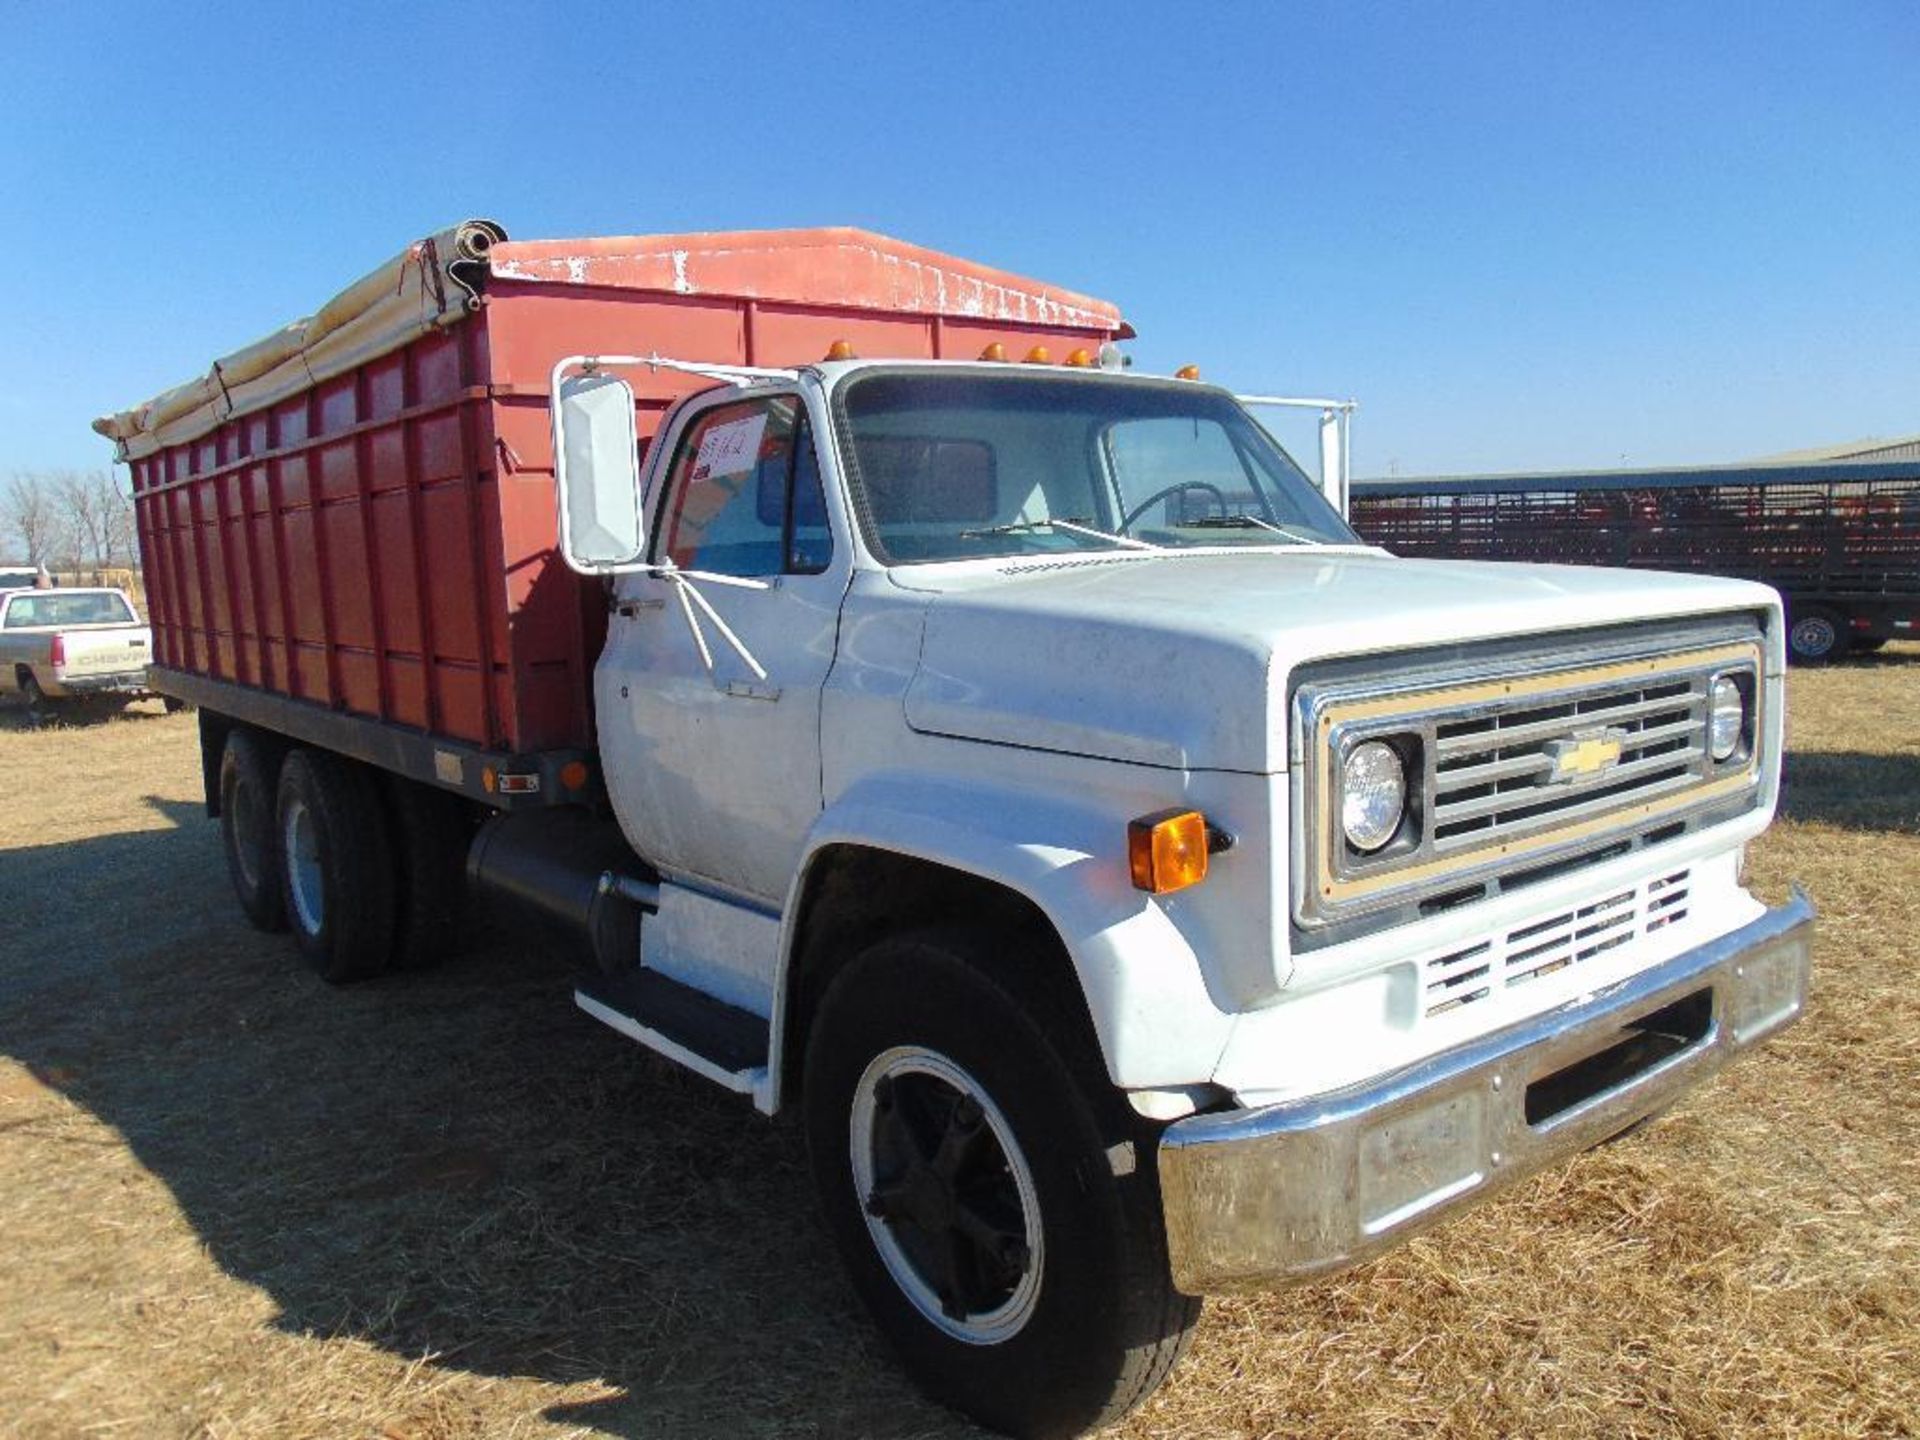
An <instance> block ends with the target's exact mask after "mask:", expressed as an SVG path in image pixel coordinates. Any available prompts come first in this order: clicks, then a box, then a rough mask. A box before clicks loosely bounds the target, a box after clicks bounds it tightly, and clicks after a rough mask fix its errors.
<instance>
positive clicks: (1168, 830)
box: [1127, 810, 1207, 895]
mask: <svg viewBox="0 0 1920 1440" xmlns="http://www.w3.org/2000/svg"><path fill="white" fill-rule="evenodd" d="M1127 865H1128V868H1129V869H1130V870H1132V872H1133V886H1134V889H1136V890H1144V891H1146V892H1147V893H1148V894H1149V895H1165V894H1168V893H1169V892H1171V891H1174V890H1184V889H1186V888H1187V887H1188V886H1189V885H1198V884H1199V883H1200V882H1201V881H1202V880H1204V879H1206V878H1207V819H1206V817H1205V816H1204V815H1202V814H1201V813H1200V812H1199V811H1198V810H1162V811H1159V812H1158V813H1156V814H1153V815H1142V816H1141V817H1140V818H1139V819H1138V820H1133V821H1130V822H1128V825H1127Z"/></svg>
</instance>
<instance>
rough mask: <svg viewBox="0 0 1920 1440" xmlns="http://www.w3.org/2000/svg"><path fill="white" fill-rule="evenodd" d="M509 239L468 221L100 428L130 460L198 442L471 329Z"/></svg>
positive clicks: (486, 223) (489, 224) (102, 421)
mask: <svg viewBox="0 0 1920 1440" xmlns="http://www.w3.org/2000/svg"><path fill="white" fill-rule="evenodd" d="M506 238H507V234H506V231H504V230H502V229H501V228H500V226H498V225H497V224H495V223H494V222H493V221H491V220H478V219H476V220H464V221H462V222H461V223H460V224H458V225H452V226H449V227H448V228H447V229H445V230H441V231H439V232H438V233H436V234H433V235H429V236H427V237H426V238H425V239H423V240H418V241H415V242H414V243H413V244H412V245H409V246H408V247H407V248H406V249H405V250H403V251H401V252H400V253H399V254H398V255H396V256H394V257H393V258H392V259H391V260H388V261H387V262H386V263H385V264H384V265H380V266H378V267H376V268H375V269H373V270H371V271H369V272H368V273H367V274H365V275H363V276H362V277H361V278H360V279H358V280H356V281H355V282H354V283H353V284H351V285H349V286H348V287H347V288H346V289H344V290H342V291H341V292H340V293H339V294H338V295H336V296H334V297H333V298H332V299H331V300H329V301H328V302H327V303H326V304H324V305H322V306H321V307H320V308H319V309H318V310H317V311H315V312H314V313H313V314H312V315H309V316H307V317H305V318H304V319H300V320H296V321H294V322H293V323H292V324H291V325H287V326H284V327H283V328H281V329H279V330H276V331H274V332H273V333H272V334H271V335H267V336H264V337H262V338H261V339H259V340H256V341H254V342H253V344H251V345H248V346H245V347H244V348H242V349H239V350H236V351H234V352H233V353H232V354H231V355H226V356H223V357H221V358H220V359H219V360H216V361H214V363H213V368H212V369H210V370H209V371H208V372H207V373H206V374H205V375H202V376H200V377H198V378H197V379H193V380H189V381H188V382H187V383H186V384H184V385H176V386H175V387H174V388H173V389H171V390H167V391H163V392H162V393H161V394H159V395H156V396H154V397H153V399H151V400H149V401H147V402H146V403H145V404H144V405H137V406H135V407H134V408H133V409H131V410H122V411H120V412H119V413H118V414H115V415H103V416H101V417H100V418H99V419H98V420H95V421H94V422H93V428H94V429H95V430H96V431H98V432H99V433H100V434H102V435H104V436H106V437H107V438H108V439H110V440H112V441H114V442H115V443H116V444H117V446H118V447H119V453H120V457H121V458H122V459H125V460H135V459H139V458H140V457H142V456H145V455H151V454H152V453H153V452H154V451H156V450H160V449H164V448H165V447H166V446H169V445H178V444H182V443H184V442H186V441H189V440H197V439H199V438H200V437H201V436H202V435H206V434H209V433H210V432H211V431H213V430H214V429H215V428H216V427H217V426H219V425H220V424H222V423H223V422H225V421H227V420H230V419H232V418H233V417H234V416H236V415H244V414H248V413H250V412H252V411H255V410H259V409H263V408H264V407H266V406H268V405H272V404H273V403H275V402H276V401H279V400H284V399H286V398H287V397H288V396H290V395H297V394H299V393H300V392H301V391H303V390H306V389H308V388H309V387H311V386H313V385H315V384H317V383H318V382H320V381H322V380H326V379H330V378H331V377H333V376H335V375H344V374H346V373H347V372H348V371H350V370H352V369H354V368H355V367H356V366H358V365H361V364H363V363H365V362H366V361H368V360H371V359H373V358H375V357H376V356H379V355H385V354H387V353H388V352H390V351H393V350H397V349H399V348H400V346H402V345H404V344H406V343H407V342H408V341H409V340H412V339H413V338H415V337H416V336H418V335H423V334H425V333H427V332H428V331H430V330H437V329H440V328H442V327H444V326H447V325H451V324H453V323H455V322H457V321H459V320H462V319H464V318H465V317H466V316H467V315H468V314H469V313H471V312H472V310H473V309H475V308H476V307H477V306H478V304H479V303H480V283H481V278H482V277H483V276H484V275H485V273H486V261H487V254H488V252H489V251H490V250H491V249H492V248H493V247H494V246H495V245H496V244H498V243H499V242H500V241H503V240H505V239H506Z"/></svg>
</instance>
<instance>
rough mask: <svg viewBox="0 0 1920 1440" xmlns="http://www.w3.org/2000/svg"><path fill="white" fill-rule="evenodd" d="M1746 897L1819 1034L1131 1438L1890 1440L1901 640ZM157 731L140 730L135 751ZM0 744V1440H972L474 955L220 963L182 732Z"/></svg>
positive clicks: (731, 1122)
mask: <svg viewBox="0 0 1920 1440" xmlns="http://www.w3.org/2000/svg"><path fill="white" fill-rule="evenodd" d="M1791 691H1792V697H1791V698H1792V707H1793V712H1794V713H1793V720H1792V753H1791V755H1790V758H1789V768H1788V789H1787V795H1786V801H1785V806H1784V811H1783V816H1782V819H1781V822H1780V823H1779V824H1778V825H1777V826H1776V828H1775V829H1774V830H1773V831H1772V832H1771V833H1770V834H1769V835H1768V836H1767V838H1766V839H1765V840H1764V841H1763V842H1762V843H1760V844H1759V845H1757V846H1756V847H1755V849H1754V853H1753V855H1752V857H1751V865H1752V874H1753V877H1754V879H1755V882H1756V884H1757V885H1758V887H1759V889H1760V890H1761V891H1762V892H1763V893H1765V894H1767V895H1768V896H1769V897H1772V898H1778V897H1781V896H1783V895H1784V894H1785V892H1786V889H1787V886H1788V884H1789V882H1790V881H1792V880H1795V879H1797V880H1799V881H1800V882H1801V883H1802V884H1803V885H1805V886H1806V888H1807V889H1808V890H1809V891H1811V893H1812V894H1813V896H1814V898H1815V900H1816V901H1817V902H1818V903H1819V905H1820V907H1821V909H1822V911H1823V914H1824V927H1825V928H1824V931H1823V933H1822V938H1821V940H1820V944H1819V951H1818V956H1817V964H1818V971H1817V987H1818V988H1817V996H1816V1001H1815V1005H1814V1008H1813V1010H1812V1013H1811V1015H1810V1017H1809V1019H1808V1020H1807V1021H1806V1022H1805V1023H1804V1024H1802V1025H1801V1026H1800V1027H1799V1028H1797V1029H1796V1030H1794V1031H1793V1032H1791V1033H1790V1034H1789V1035H1787V1036H1784V1037H1782V1038H1780V1039H1779V1040H1778V1041H1776V1042H1775V1043H1774V1044H1773V1045H1772V1046H1771V1047H1770V1048H1769V1049H1768V1050H1767V1051H1766V1052H1765V1053H1763V1054H1761V1055H1759V1056H1756V1057H1754V1058H1752V1059H1750V1060H1748V1061H1746V1062H1744V1063H1743V1064H1742V1065H1740V1066H1738V1067H1736V1068H1735V1069H1733V1070H1732V1071H1730V1072H1728V1073H1727V1074H1726V1075H1725V1076H1723V1077H1722V1078H1721V1079H1720V1081H1718V1082H1717V1083H1716V1084H1714V1085H1713V1086H1712V1087H1711V1088H1710V1089H1709V1090H1707V1091H1706V1092H1704V1093H1701V1094H1699V1095H1698V1096H1696V1097H1694V1098H1692V1099H1691V1100H1690V1101H1688V1102H1687V1103H1685V1104H1683V1105H1682V1106H1681V1107H1679V1108H1678V1109H1677V1110H1675V1111H1674V1112H1672V1113H1671V1114H1669V1115H1668V1116H1667V1117H1666V1118H1664V1119H1663V1120H1662V1121H1661V1122H1660V1123H1659V1124H1657V1125H1655V1126H1653V1127H1651V1128H1648V1129H1645V1130H1642V1131H1640V1132H1638V1133H1636V1134H1634V1135H1633V1136H1631V1137H1629V1138H1628V1139H1626V1140H1624V1141H1622V1142H1620V1143H1618V1144H1616V1145H1613V1146H1610V1147H1607V1148H1605V1149H1603V1150H1601V1151H1598V1152H1595V1153H1593V1154H1590V1155H1588V1156H1585V1157H1583V1158H1582V1159H1581V1160H1579V1161H1578V1162H1576V1163H1574V1164H1573V1165H1571V1166H1569V1167H1567V1168H1566V1169H1564V1170H1561V1171H1559V1172H1557V1173H1554V1174H1551V1175H1548V1176H1546V1177H1544V1178H1542V1179H1540V1180H1538V1181H1536V1182H1535V1183H1533V1184H1531V1185H1528V1186H1526V1187H1524V1188H1523V1189H1521V1190H1520V1191H1518V1192H1516V1193H1515V1194H1513V1195H1512V1196H1511V1197H1509V1198H1507V1199H1505V1200H1503V1201H1501V1202H1499V1203H1497V1204H1495V1205H1493V1206H1491V1207H1489V1208H1487V1209H1485V1210H1483V1211H1481V1212H1479V1213H1478V1214H1476V1215H1474V1216H1472V1217H1470V1218H1468V1219H1466V1220H1463V1221H1461V1222H1459V1223H1456V1224H1454V1225H1452V1226H1451V1227H1449V1228H1447V1229H1445V1230H1442V1231H1440V1232H1438V1233H1436V1234H1434V1235H1431V1236H1429V1237H1427V1238H1425V1239H1423V1240H1421V1241H1419V1242H1417V1243H1416V1244H1414V1245H1413V1246H1411V1247H1409V1248H1407V1249H1404V1250H1402V1251H1401V1252H1399V1253H1397V1254H1395V1255H1392V1256H1390V1257H1388V1258H1386V1259H1384V1260H1381V1261H1379V1262H1377V1263H1375V1264H1372V1265H1370V1266H1367V1267H1366V1268H1364V1269H1362V1270H1360V1271H1358V1272H1356V1273H1354V1274H1353V1275H1351V1276H1348V1277H1345V1278H1342V1279H1340V1280H1337V1281H1333V1282H1329V1283H1324V1284H1320V1285H1316V1286H1313V1287H1311V1288H1307V1289H1302V1290H1296V1291H1292V1292H1289V1293H1285V1294H1277V1295H1272V1296H1267V1297H1262V1298H1258V1299H1252V1300H1245V1301H1231V1302H1223V1303H1215V1304H1212V1305H1210V1306H1209V1307H1208V1309H1207V1312H1206V1317H1205V1319H1204V1321H1203V1322H1202V1325H1201V1329H1200V1333H1199V1335H1198V1338H1197V1340H1196V1342H1195V1344H1194V1347H1193V1350H1192V1352H1191V1354H1190V1356H1189V1359H1188V1361H1187V1363H1186V1365H1185V1367H1184V1368H1183V1369H1182V1370H1181V1371H1180V1372H1179V1373H1178V1375H1177V1376H1176V1378H1175V1380H1174V1382H1173V1383H1172V1384H1171V1385H1169V1386H1168V1387H1167V1389H1166V1390H1164V1391H1163V1392H1162V1393H1161V1394H1160V1395H1159V1396H1158V1397H1156V1398H1155V1399H1154V1400H1153V1401H1152V1402H1151V1403H1150V1404H1149V1405H1148V1407H1147V1408H1146V1409H1145V1410H1144V1411H1143V1412H1142V1413H1140V1414H1139V1415H1138V1416H1137V1417H1135V1419H1134V1420H1133V1421H1132V1422H1131V1424H1130V1425H1129V1426H1127V1427H1126V1428H1125V1430H1124V1432H1123V1433H1124V1434H1126V1435H1129V1436H1150V1435H1151V1436H1169V1437H1175V1436H1177V1437H1214V1436H1244V1437H1249V1440H1252V1437H1265V1436H1356V1437H1357V1436H1402V1435H1420V1436H1461V1437H1464V1436H1508V1435H1528V1436H1556V1437H1558V1436H1567V1437H1573V1436H1579V1437H1589V1436H1591V1437H1600V1436H1606V1437H1618V1436H1702V1437H1704V1436H1720V1435H1729V1436H1743V1435H1750V1436H1759V1435H1766V1436H1808V1437H1814V1436H1819V1437H1830V1436H1868V1435H1872V1436H1882V1435H1906V1434H1914V1433H1920V1354H1917V1353H1916V1349H1917V1348H1920V987H1916V985H1915V984H1914V981H1913V957H1912V953H1911V952H1912V946H1913V943H1914V941H1913V937H1914V936H1915V934H1916V931H1920V703H1916V702H1920V647H1893V648H1891V649H1889V650H1888V651H1886V652H1884V653H1883V654H1882V655H1880V656H1878V657H1874V658H1873V659H1870V660H1867V661H1863V662H1859V663H1855V664H1852V665H1849V666H1846V667H1843V668H1840V669H1836V670H1833V671H1828V672H1811V673H1804V672H1803V673H1796V674H1795V675H1794V676H1793V677H1792V680H1791ZM147 709H151V710H153V711H154V712H156V713H141V711H142V710H147ZM17 722H18V717H17V716H14V715H9V714H0V776H4V799H0V1431H3V1432H5V1433H6V1434H9V1435H19V1436H35V1437H38V1436H60V1437H66V1436H82V1435H109V1436H114V1435H124V1436H140V1437H147V1436H208V1437H254V1436H272V1437H279V1436H315V1437H369V1440H438V1437H455V1436H526V1437H534V1436H541V1437H557V1436H566V1435H574V1436H596V1437H597V1436H619V1437H656V1436H657V1437H675V1436H813V1437H838V1436H876V1437H895V1440H905V1437H910V1436H960V1435H969V1434H973V1433H975V1432H973V1431H972V1430H970V1428H969V1427H967V1426H965V1425H964V1424H962V1423H960V1422H958V1421H956V1420H955V1419H954V1418H953V1417H951V1416H950V1415H948V1414H946V1413H945V1412H943V1411H940V1410H938V1409H936V1408H934V1407H931V1406H929V1405H927V1404H926V1403H924V1402H923V1401H921V1400H920V1399H919V1398H918V1397H917V1396H916V1395H915V1394H914V1393H913V1392H912V1391H911V1390H910V1389H909V1388H908V1387H907V1386H906V1385H905V1384H904V1383H903V1382H902V1381H900V1380H899V1379H898V1378H897V1376H896V1374H895V1372H894V1371H893V1369H892V1368H891V1366H890V1365H889V1363H888V1360H887V1358H886V1356H885V1354H884V1353H883V1351H882V1350H881V1348H880V1345H879V1343H878V1341H877V1340H876V1339H875V1337H874V1336H873V1334H872V1333H871V1332H870V1331H869V1330H868V1329H867V1327H866V1325H865V1323H864V1321H863V1319H862V1317H861V1315H860V1314H859V1312H858V1311H857V1309H856V1307H855V1303H854V1301H853V1298H852V1296H851V1293H850V1292H849V1291H848V1289H847V1288H846V1286H845V1284H844V1283H843V1281H842V1280H841V1277H840V1275H839V1272H838V1270H837V1268H836V1265H835V1262H834V1260H833V1258H832V1257H831V1255H830V1254H829V1253H828V1247H827V1241H826V1237H825V1235H824V1232H823V1231H822V1230H821V1228H820V1226H819V1224H818V1222H817V1221H816V1219H815V1216H814V1211H813V1206H812V1202H811V1198H810V1192H809V1190H808V1186H807V1182H806V1175H805V1172H804V1168H803V1164H802V1152H801V1146H800V1143H799V1137H798V1135H797V1134H796V1132H795V1129H794V1127H793V1126H791V1125H788V1124H771V1125H770V1124H768V1123H767V1122H766V1121H764V1120H762V1119H760V1118H758V1117H757V1116H755V1115H754V1114H753V1113H752V1112H751V1111H750V1109H749V1108H748V1107H747V1106H746V1105H745V1104H744V1102H741V1101H739V1100H736V1099H733V1098H731V1097H728V1096H724V1095H721V1094H719V1093H717V1092H715V1091H713V1090H711V1089H709V1088H708V1087H707V1086H706V1085H705V1084H704V1082H701V1081H699V1080H697V1079H693V1078H691V1077H688V1076H685V1075H683V1074H681V1073H679V1072H677V1071H675V1070H674V1069H672V1068H671V1067H670V1066H668V1065H667V1064H665V1063H664V1062H661V1061H658V1060H656V1059H654V1058H653V1057H651V1056H649V1055H647V1054H645V1053H643V1052H642V1051H640V1050H639V1049H637V1048H636V1047H633V1046H631V1045H629V1044H628V1043H627V1042H625V1041H623V1040H622V1039H620V1038H619V1037H618V1036H616V1035H614V1034H613V1033H611V1032H610V1031H607V1030H604V1029H602V1028H600V1027H599V1026H597V1025H596V1024H595V1023H594V1022H592V1021H591V1020H589V1019H587V1018H586V1017H584V1016H583V1015H581V1014H579V1013H578V1012H577V1011H575V1010H574V1009H573V1008H572V1006H571V1005H570V1003H569V998H568V987H567V984H566V977H565V974H564V973H563V972H562V971H561V970H560V969H559V968H558V967H557V966H556V965H554V964H553V963H551V962H548V961H544V960H542V959H541V958H539V957H537V956H529V955H527V954H525V953H523V952H520V951H517V950H516V949H515V948H514V947H511V946H508V945H504V944H500V943H495V944H494V945H493V946H492V947H491V948H481V949H478V950H477V951H476V953H475V954H474V955H473V956H472V958H471V959H469V960H466V961H463V962H461V963H458V964H454V965H450V966H447V967H444V968H442V969H440V970H438V971H435V972H431V973H426V974H413V975H404V976H395V977H392V978H390V979H386V980H381V981H378V982H375V983H372V984H369V985H365V986H361V987H357V988H353V989H348V990H341V991H334V990H329V989H328V988H327V987H326V986H324V985H322V984H320V983H319V982H318V981H316V980H314V979H313V978H311V977H310V976H309V975H307V974H306V973H304V972H303V971H302V970H301V968H300V967H299V965H298V963H297V962H296V961H295V960H294V958H293V956H292V953H291V950H290V948H289V947H288V945H287V944H286V943H285V942H284V941H282V940H278V939H272V938H267V937H262V936H259V935H256V934H255V933H254V932H252V931H251V930H249V929H247V928H246V926H245V925H244V924H243V922H242V921H241V920H240V918H239V916H238V913H237V911H236V910H235V909H234V907H233V906H232V905H231V903H230V902H229V899H228V895H227V889H226V877H225V873H224V871H223V869H222V865H221V861H220V855H219V848H218V842H217V836H216V831H215V827H214V826H213V825H212V824H211V823H210V822H208V821H207V820H205V819H204V818H203V817H202V816H201V814H200V813H199V810H198V773H197V751H196V742H195V738H194V737H195V732H194V721H193V717H192V716H191V715H183V716H177V717H171V718H169V717H163V716H161V715H159V714H158V713H157V707H137V708H136V710H135V712H134V713H131V714H129V715H128V716H126V717H124V718H121V719H116V720H113V721H110V722H105V723H97V724H92V725H83V726H76V727H73V728H60V729H50V730H43V731H37V732H36V731H28V730H25V729H24V728H22V727H21V725H20V724H19V723H17Z"/></svg>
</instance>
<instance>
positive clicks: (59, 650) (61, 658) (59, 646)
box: [49, 635, 67, 665]
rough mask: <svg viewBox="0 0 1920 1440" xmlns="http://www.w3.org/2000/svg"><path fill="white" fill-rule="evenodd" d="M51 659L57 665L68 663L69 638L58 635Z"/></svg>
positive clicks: (55, 638)
mask: <svg viewBox="0 0 1920 1440" xmlns="http://www.w3.org/2000/svg"><path fill="white" fill-rule="evenodd" d="M49 658H50V659H51V660H52V662H53V663H54V664H55V665H64V664H66V663H67V637H66V636H64V635H56V636H54V637H53V648H52V654H51V656H50V657H49Z"/></svg>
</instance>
